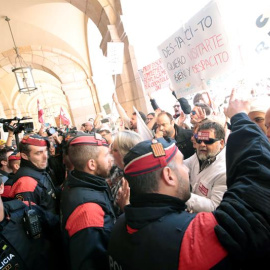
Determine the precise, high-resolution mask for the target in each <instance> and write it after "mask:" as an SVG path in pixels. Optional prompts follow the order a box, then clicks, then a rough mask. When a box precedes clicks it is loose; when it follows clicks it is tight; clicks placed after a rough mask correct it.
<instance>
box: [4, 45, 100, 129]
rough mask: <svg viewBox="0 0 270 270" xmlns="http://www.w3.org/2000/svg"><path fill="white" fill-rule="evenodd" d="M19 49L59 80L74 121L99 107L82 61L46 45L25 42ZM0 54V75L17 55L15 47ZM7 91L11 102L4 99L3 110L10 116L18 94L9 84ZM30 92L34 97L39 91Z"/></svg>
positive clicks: (37, 66) (6, 73)
mask: <svg viewBox="0 0 270 270" xmlns="http://www.w3.org/2000/svg"><path fill="white" fill-rule="evenodd" d="M19 50H20V54H21V56H22V57H23V59H24V60H25V61H26V62H27V64H30V65H31V66H32V67H33V68H35V69H37V70H43V71H45V72H47V73H49V74H51V75H52V76H54V77H55V78H57V79H58V80H59V81H60V82H61V91H62V92H63V94H64V96H65V98H66V101H67V103H68V107H69V114H70V116H71V120H72V122H73V124H74V125H76V126H79V125H80V124H81V123H83V122H85V117H86V116H87V115H91V114H95V113H96V112H97V111H99V110H100V108H99V102H98V99H97V95H96V90H95V85H94V83H93V82H92V81H91V79H89V76H88V74H87V71H88V68H87V65H86V64H85V63H83V62H82V61H80V60H79V59H77V58H75V57H74V56H72V55H70V54H67V53H65V52H63V51H61V50H59V49H56V48H50V47H48V46H46V47H42V46H27V47H24V48H19ZM2 55H3V56H4V57H5V58H4V59H2V60H1V68H0V78H1V77H2V78H3V77H5V76H7V75H8V74H10V73H11V69H12V64H11V63H13V62H14V58H15V56H16V55H15V52H14V50H9V51H7V52H3V53H2ZM14 82H15V81H14ZM5 92H6V91H5ZM8 93H9V96H8V97H7V99H8V100H9V101H11V102H9V104H8V103H5V107H6V108H5V111H6V115H8V116H10V117H11V116H12V115H13V114H14V112H13V108H14V106H15V103H18V99H19V97H18V95H20V94H19V93H18V92H17V91H14V90H12V87H10V90H9V91H8ZM33 96H35V97H36V98H37V96H38V92H34V93H33ZM31 99H32V98H30V99H29V101H28V102H29V103H30V102H31ZM24 100H25V99H24ZM15 101H16V102H15ZM12 107H13V108H12Z"/></svg>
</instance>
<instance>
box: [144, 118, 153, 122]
mask: <svg viewBox="0 0 270 270" xmlns="http://www.w3.org/2000/svg"><path fill="white" fill-rule="evenodd" d="M146 119H147V120H148V121H151V120H152V119H154V118H146Z"/></svg>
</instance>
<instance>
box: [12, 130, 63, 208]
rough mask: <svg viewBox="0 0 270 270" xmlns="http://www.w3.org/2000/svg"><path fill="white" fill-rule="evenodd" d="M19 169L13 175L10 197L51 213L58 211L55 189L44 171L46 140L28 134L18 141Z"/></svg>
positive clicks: (45, 164)
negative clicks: (31, 203)
mask: <svg viewBox="0 0 270 270" xmlns="http://www.w3.org/2000/svg"><path fill="white" fill-rule="evenodd" d="M19 149H20V153H21V165H20V169H19V170H18V171H17V172H16V174H15V175H14V178H13V179H14V180H13V184H12V187H11V189H10V192H9V197H10V198H16V199H19V200H21V201H27V200H28V199H30V201H31V202H34V203H35V204H37V205H39V206H41V207H42V208H44V209H45V210H49V211H50V212H52V213H57V212H58V210H59V209H58V207H57V200H56V189H55V187H54V185H53V182H52V180H51V177H50V176H49V174H48V173H47V172H46V167H47V164H48V141H47V140H46V139H45V138H43V137H41V136H39V135H37V134H30V135H29V134H28V135H25V136H24V137H23V139H22V140H21V141H20V144H19Z"/></svg>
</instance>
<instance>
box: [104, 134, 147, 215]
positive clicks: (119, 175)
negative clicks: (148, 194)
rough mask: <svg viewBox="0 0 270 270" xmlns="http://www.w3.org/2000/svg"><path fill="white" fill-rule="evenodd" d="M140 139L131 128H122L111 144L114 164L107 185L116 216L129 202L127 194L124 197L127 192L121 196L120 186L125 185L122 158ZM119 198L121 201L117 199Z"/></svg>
mask: <svg viewBox="0 0 270 270" xmlns="http://www.w3.org/2000/svg"><path fill="white" fill-rule="evenodd" d="M141 141H142V138H141V136H140V135H139V134H138V133H136V132H134V131H131V130H124V131H119V132H118V133H117V134H116V136H115V138H114V142H113V144H112V146H111V153H112V155H113V158H114V166H113V167H112V170H111V177H110V179H109V186H110V188H111V192H112V197H113V201H114V207H115V212H116V213H117V215H118V216H119V215H120V214H122V213H123V207H124V206H125V205H126V204H127V203H128V202H129V195H128V198H126V197H127V194H123V196H124V198H122V189H123V188H122V186H123V185H127V183H125V182H126V180H124V178H123V173H124V171H123V170H124V163H123V158H124V156H125V155H126V154H127V152H128V151H129V150H130V149H131V148H132V147H133V146H135V145H136V144H137V143H139V142H141ZM119 191H120V194H119ZM119 198H120V199H121V201H119ZM127 200H128V202H127Z"/></svg>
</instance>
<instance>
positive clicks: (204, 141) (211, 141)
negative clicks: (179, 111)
mask: <svg viewBox="0 0 270 270" xmlns="http://www.w3.org/2000/svg"><path fill="white" fill-rule="evenodd" d="M194 138H195V140H196V142H197V143H198V144H201V143H202V142H203V143H204V144H206V145H210V144H213V143H215V142H217V141H220V140H221V139H213V138H209V139H208V140H199V139H198V134H194Z"/></svg>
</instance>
